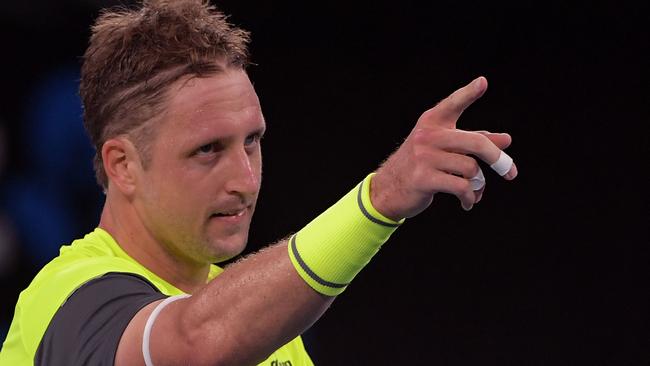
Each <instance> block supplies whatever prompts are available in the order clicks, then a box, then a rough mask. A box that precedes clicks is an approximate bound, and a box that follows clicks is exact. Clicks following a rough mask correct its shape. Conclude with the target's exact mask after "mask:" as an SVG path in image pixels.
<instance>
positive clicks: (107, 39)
mask: <svg viewBox="0 0 650 366" xmlns="http://www.w3.org/2000/svg"><path fill="white" fill-rule="evenodd" d="M249 41H250V34H249V32H247V31H245V30H243V29H240V28H237V27H235V26H233V25H232V24H230V23H228V22H227V16H226V15H224V14H223V13H222V12H220V11H219V10H218V9H216V8H215V7H214V6H211V5H210V4H209V2H208V1H207V0H144V1H143V3H142V6H141V7H139V8H137V9H127V8H124V7H121V8H112V9H108V10H105V11H103V12H102V14H101V15H100V16H99V17H98V18H97V20H96V22H95V24H94V25H93V27H92V35H91V37H90V44H89V46H88V49H87V50H86V52H85V54H84V56H83V65H82V68H81V82H80V87H79V93H80V96H81V99H82V101H83V106H84V126H85V127H86V130H87V132H88V134H89V135H90V139H91V141H92V143H93V145H94V147H95V150H96V154H95V159H94V167H95V174H96V177H97V182H98V183H99V185H101V186H102V187H103V188H104V189H106V188H107V187H108V178H107V176H106V172H105V171H104V166H103V162H102V156H101V150H102V146H103V145H104V143H105V142H106V141H107V140H108V139H110V138H113V137H116V136H120V135H127V136H129V138H130V139H131V140H132V141H133V143H134V145H135V146H136V148H137V149H138V153H139V154H140V155H141V157H142V159H143V162H144V163H143V164H145V167H146V163H147V161H148V160H149V153H148V149H149V145H150V142H151V140H152V136H153V134H154V129H153V126H152V123H151V121H152V120H153V119H155V117H156V116H157V115H159V114H160V113H161V112H162V110H163V103H164V101H165V100H166V94H167V91H168V90H169V87H170V85H171V84H172V83H174V82H175V81H177V80H179V79H180V78H181V77H183V76H194V77H208V76H211V75H214V74H217V73H219V72H223V71H224V70H225V69H226V68H228V67H239V68H241V69H245V68H246V66H247V65H248V63H249V54H248V49H247V45H248V43H249Z"/></svg>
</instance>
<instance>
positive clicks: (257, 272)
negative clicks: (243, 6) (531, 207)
mask: <svg viewBox="0 0 650 366" xmlns="http://www.w3.org/2000/svg"><path fill="white" fill-rule="evenodd" d="M247 42H248V34H247V33H246V32H244V31H242V30H240V29H237V28H234V27H232V26H231V25H229V24H228V23H227V22H226V21H225V19H224V16H223V14H221V13H219V12H218V11H216V10H215V9H214V8H212V7H210V6H208V5H206V4H205V3H203V1H200V0H177V1H169V2H166V1H149V2H147V1H145V3H144V4H143V7H142V8H141V9H138V10H128V11H127V10H120V11H114V12H106V13H104V14H103V15H102V16H100V17H99V19H98V20H97V22H96V24H95V26H94V27H93V35H92V37H91V41H90V46H89V48H88V50H87V52H86V54H85V57H84V65H83V68H82V80H81V96H82V99H83V102H84V108H85V124H86V128H87V129H88V131H89V134H90V136H91V139H92V140H93V143H94V144H95V147H96V149H97V157H96V160H95V168H96V172H97V177H98V181H99V182H100V184H102V186H103V187H104V189H105V192H106V202H105V206H104V210H103V212H102V215H101V219H100V222H99V226H98V228H97V229H96V230H95V231H94V232H92V233H90V234H88V235H87V236H86V237H85V238H83V239H80V240H77V241H75V242H73V243H72V245H71V246H64V247H63V248H62V249H61V255H60V256H59V257H57V258H56V259H54V260H53V261H52V262H50V263H49V264H48V265H47V266H46V267H44V268H43V270H42V271H41V272H40V273H39V274H38V275H37V276H36V278H35V279H34V281H33V282H32V284H30V286H29V287H28V289H26V290H25V291H23V293H22V294H21V297H20V299H19V301H18V304H17V306H16V312H15V316H14V320H13V323H12V326H11V329H10V332H9V335H8V337H7V340H6V341H5V343H4V346H3V349H2V352H1V353H0V364H1V365H26V364H31V363H34V364H38V365H77V364H93V365H94V364H102V365H103V364H106V365H111V364H115V365H143V364H146V365H153V364H156V365H184V364H191V365H252V364H259V363H261V364H264V365H274V364H286V365H289V364H291V365H310V364H312V362H311V360H310V359H309V356H308V355H307V354H306V352H305V350H304V347H303V345H302V342H301V340H300V337H299V335H300V334H301V333H302V332H304V331H305V330H306V329H307V328H308V327H309V326H310V325H311V324H313V323H314V322H315V321H316V320H317V319H318V318H319V316H320V315H321V314H322V313H323V312H324V311H325V310H326V309H327V307H328V306H329V305H330V304H331V303H332V301H333V300H334V298H335V297H336V295H338V294H340V293H341V292H342V291H343V290H344V289H345V288H346V286H347V284H348V283H350V281H351V280H352V279H353V278H354V276H355V275H356V274H357V273H358V272H359V271H360V270H361V269H362V268H363V266H364V265H365V264H366V263H368V261H369V260H370V259H371V257H372V256H373V255H374V254H375V253H376V252H377V251H378V250H379V248H380V246H381V245H382V244H383V243H384V242H385V241H386V240H387V239H388V237H389V236H390V234H391V233H392V232H393V231H394V230H395V229H396V228H397V227H398V226H399V225H400V224H401V223H402V222H403V220H404V219H405V218H407V217H412V216H415V215H417V214H418V213H420V212H421V211H423V210H424V209H425V208H427V207H428V206H429V205H430V204H431V202H432V200H433V196H434V194H435V193H438V192H446V193H451V194H454V195H456V196H457V197H458V198H459V199H460V201H461V204H462V206H463V208H465V209H466V210H469V209H471V207H472V205H474V204H475V203H476V202H478V201H479V200H480V199H481V194H482V191H483V188H482V187H483V182H484V181H483V176H482V174H481V172H480V168H479V166H478V164H477V162H476V161H475V160H474V158H472V157H470V156H469V155H473V156H477V157H479V158H480V159H481V160H483V161H485V162H487V163H488V164H491V165H492V166H493V168H494V169H495V170H497V171H498V172H499V174H501V175H503V176H504V177H505V178H506V179H514V177H515V176H516V174H517V170H516V167H515V166H514V165H513V164H512V160H511V159H508V157H507V155H505V153H503V152H502V149H504V148H506V147H507V146H508V145H509V144H510V141H511V139H510V137H509V136H508V135H506V134H492V133H488V132H468V131H462V130H459V129H456V121H457V119H458V117H459V116H460V114H461V113H462V111H463V110H464V109H465V108H466V107H468V106H469V105H470V104H471V103H472V102H473V101H475V100H476V99H478V98H479V97H480V96H481V95H482V94H483V93H484V92H485V90H486V88H487V82H486V80H485V79H484V78H482V77H480V78H477V79H476V80H474V81H473V82H471V83H470V84H468V85H467V86H465V87H464V88H461V89H459V90H458V91H456V92H455V93H453V94H452V95H450V96H449V97H448V98H446V99H445V100H444V101H442V102H441V103H439V104H438V105H437V106H436V107H435V108H433V109H431V110H429V111H427V112H425V113H424V114H423V115H422V116H421V117H420V119H419V120H418V121H417V123H416V125H415V128H414V129H413V131H412V133H411V134H410V135H409V136H408V138H407V139H406V140H405V142H404V143H403V144H402V146H401V147H400V148H399V149H398V150H397V151H396V152H395V153H394V154H392V155H391V156H390V157H389V158H388V159H387V160H386V162H385V163H384V164H383V165H382V166H381V167H380V168H379V169H378V170H377V171H376V172H375V173H373V174H370V175H369V176H368V177H367V178H366V179H364V180H363V181H362V182H361V183H360V184H359V185H358V186H356V187H354V189H352V190H351V191H350V193H348V194H347V195H346V196H345V197H343V198H342V199H341V200H340V201H339V202H337V203H336V204H335V205H334V206H332V207H331V208H330V209H328V210H327V211H325V212H324V213H323V214H322V215H320V216H319V217H317V218H316V219H314V220H313V221H312V222H311V223H310V224H309V225H307V226H306V227H305V228H303V229H302V230H300V231H298V232H297V233H296V234H295V235H293V236H292V237H290V238H288V239H286V240H282V241H280V242H279V243H277V244H274V245H271V246H269V247H268V248H266V249H264V250H262V251H260V252H259V253H256V254H254V255H250V256H249V257H247V258H246V259H243V260H241V261H238V262H237V263H234V264H232V265H230V266H228V267H227V268H226V269H225V270H223V269H220V268H218V267H216V266H215V265H213V264H212V263H219V262H222V261H224V260H227V259H229V258H232V257H234V256H236V255H237V254H239V253H241V252H242V250H243V249H244V247H245V244H246V241H247V236H248V229H249V224H250V220H251V217H252V215H253V212H254V209H255V204H256V200H257V195H258V192H259V189H260V182H261V169H262V158H261V151H260V138H261V137H262V136H263V134H264V131H265V129H266V125H265V121H264V117H263V115H262V111H261V108H260V104H259V101H258V98H257V95H256V93H255V90H254V88H253V86H252V84H251V82H250V80H249V79H248V76H247V74H246V72H245V66H246V63H247V51H246V43H247ZM190 295H191V296H190Z"/></svg>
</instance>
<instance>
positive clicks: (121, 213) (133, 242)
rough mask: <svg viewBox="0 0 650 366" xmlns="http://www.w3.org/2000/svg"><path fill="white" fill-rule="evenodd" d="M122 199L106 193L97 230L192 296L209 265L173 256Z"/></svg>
mask: <svg viewBox="0 0 650 366" xmlns="http://www.w3.org/2000/svg"><path fill="white" fill-rule="evenodd" d="M123 200H125V199H124V198H122V197H118V198H115V196H112V197H111V195H110V192H109V193H108V194H107V197H106V203H105V204H104V209H103V210H102V215H101V219H100V221H99V227H100V228H102V229H103V230H105V231H106V232H108V233H109V234H111V236H112V237H113V239H115V241H116V242H117V244H118V245H119V246H120V247H121V248H122V249H123V250H124V251H125V252H126V253H127V254H128V255H129V256H131V258H133V259H135V260H136V261H137V262H138V263H140V264H141V265H143V266H144V267H146V268H147V269H148V270H150V271H151V272H153V273H155V274H156V275H157V276H158V277H160V278H162V279H163V280H165V281H167V282H168V283H170V284H172V285H174V286H175V287H176V288H178V289H180V290H182V291H183V292H186V293H189V294H191V293H194V292H195V291H197V290H198V289H200V288H201V287H203V286H204V285H205V284H206V281H207V278H208V274H209V272H210V265H209V264H199V263H195V262H191V261H189V260H187V259H185V258H181V257H179V256H178V255H175V254H174V253H173V252H171V251H170V250H169V249H168V248H167V247H166V246H165V245H164V244H163V243H160V242H159V241H158V240H157V239H156V238H155V237H154V236H153V233H151V231H150V230H149V229H148V228H147V227H146V226H145V225H144V223H143V222H142V220H141V219H140V217H139V215H138V214H137V212H136V211H135V209H134V207H133V206H132V205H130V204H129V203H128V202H122V201H123Z"/></svg>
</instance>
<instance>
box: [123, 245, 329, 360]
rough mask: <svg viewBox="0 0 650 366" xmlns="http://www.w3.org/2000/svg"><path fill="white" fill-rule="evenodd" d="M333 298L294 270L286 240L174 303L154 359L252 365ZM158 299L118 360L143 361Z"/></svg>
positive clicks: (154, 344)
mask: <svg viewBox="0 0 650 366" xmlns="http://www.w3.org/2000/svg"><path fill="white" fill-rule="evenodd" d="M333 300H334V298H333V297H328V296H324V295H321V294H319V293H317V292H316V291H314V290H312V289H311V288H310V287H309V286H308V285H307V284H306V283H305V282H304V281H303V280H302V279H301V278H300V277H299V276H298V274H297V273H296V270H295V269H294V268H293V265H292V264H291V261H290V260H289V257H288V255H287V243H286V241H282V242H281V243H279V244H276V245H273V246H271V247H269V248H266V249H264V250H262V251H260V252H259V253H256V254H255V255H251V256H249V257H247V258H246V259H244V260H242V261H239V262H237V263H234V264H232V265H231V266H228V267H227V268H226V270H225V271H224V272H223V273H222V274H221V275H219V276H218V277H217V278H216V279H214V280H213V281H212V282H210V283H209V284H208V285H206V286H205V288H203V289H202V290H201V291H199V292H197V293H195V294H194V295H193V296H192V297H190V298H187V299H184V300H179V301H176V302H174V303H172V304H170V305H169V306H168V307H166V308H165V310H164V311H163V312H161V313H160V315H159V316H158V318H157V319H156V322H155V325H154V327H153V331H152V333H151V344H150V349H151V355H152V359H153V362H154V364H155V365H178V364H192V365H254V364H257V363H258V362H261V361H263V360H264V359H265V358H266V357H268V356H269V355H270V354H271V353H273V352H274V351H275V350H277V349H278V348H280V347H281V346H282V345H284V344H285V343H287V342H288V341H290V340H292V339H293V338H295V337H296V336H298V335H299V334H301V333H302V332H304V331H305V330H306V329H307V328H308V327H309V326H311V325H312V324H313V323H314V322H315V321H316V320H317V319H318V318H319V317H320V316H321V315H322V313H323V312H324V311H325V310H326V309H327V307H328V306H329V305H330V304H331V303H332V301H333ZM159 302H160V301H157V302H154V303H152V304H150V305H148V306H146V307H145V308H143V309H142V310H141V311H140V312H138V314H137V315H136V316H135V317H134V318H133V320H132V321H131V323H130V324H129V326H128V327H127V329H126V330H125V332H124V334H123V335H122V339H121V341H120V345H119V347H118V351H117V356H116V361H115V365H117V366H119V365H136V364H140V365H144V360H143V357H142V351H141V349H142V348H141V347H142V334H143V330H144V326H145V323H146V321H147V318H148V317H149V315H150V314H151V312H152V311H153V308H154V307H155V306H156V304H158V303H159Z"/></svg>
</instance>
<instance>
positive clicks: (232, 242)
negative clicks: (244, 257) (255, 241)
mask: <svg viewBox="0 0 650 366" xmlns="http://www.w3.org/2000/svg"><path fill="white" fill-rule="evenodd" d="M247 239H248V237H246V238H240V237H236V238H229V239H227V240H219V241H218V242H217V243H212V245H210V249H211V253H210V259H211V263H220V262H225V261H227V260H229V259H232V258H234V257H236V256H238V255H240V254H241V253H242V252H243V251H244V249H246V243H247Z"/></svg>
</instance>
